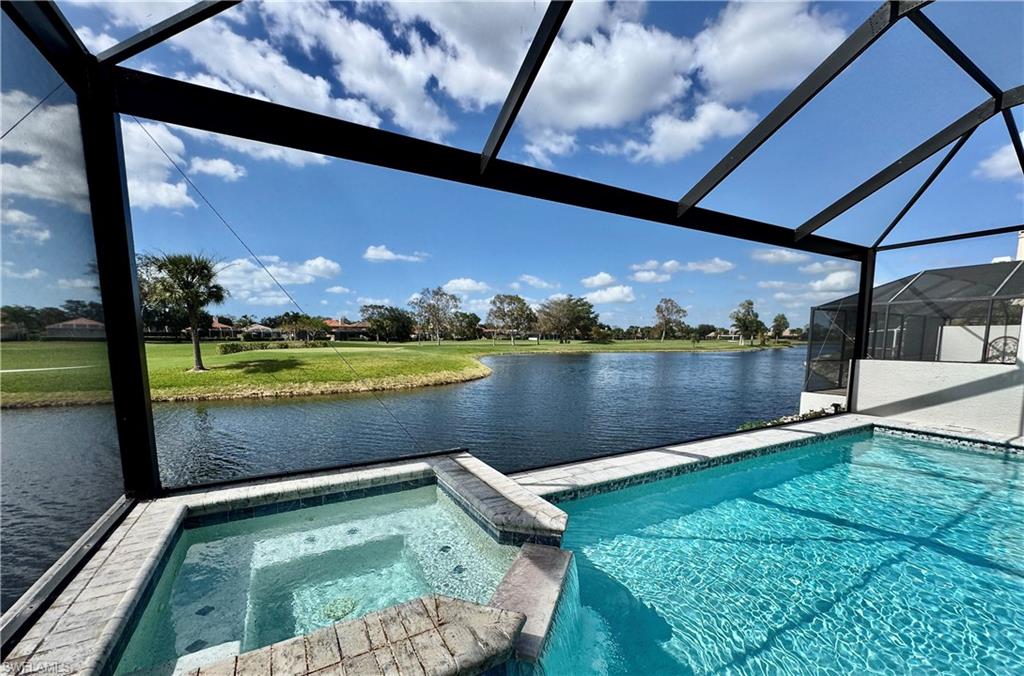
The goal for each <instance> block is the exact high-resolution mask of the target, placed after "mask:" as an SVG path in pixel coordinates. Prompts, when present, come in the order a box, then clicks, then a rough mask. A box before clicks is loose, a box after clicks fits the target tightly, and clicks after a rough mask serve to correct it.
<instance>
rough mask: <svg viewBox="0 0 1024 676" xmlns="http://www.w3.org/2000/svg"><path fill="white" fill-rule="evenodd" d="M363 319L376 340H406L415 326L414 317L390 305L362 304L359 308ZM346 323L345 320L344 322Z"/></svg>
mask: <svg viewBox="0 0 1024 676" xmlns="http://www.w3.org/2000/svg"><path fill="white" fill-rule="evenodd" d="M359 314H360V316H361V317H362V318H363V321H364V322H366V323H367V324H369V325H370V331H371V332H372V333H373V334H374V336H375V337H376V339H377V342H380V339H381V337H383V338H384V342H386V343H390V342H391V341H392V340H408V339H409V336H410V334H412V332H413V329H414V328H415V326H416V319H415V318H414V317H413V316H412V315H411V314H409V313H408V312H406V311H405V310H403V309H402V308H398V307H394V306H391V305H364V306H363V307H361V308H360V309H359ZM346 323H347V322H346Z"/></svg>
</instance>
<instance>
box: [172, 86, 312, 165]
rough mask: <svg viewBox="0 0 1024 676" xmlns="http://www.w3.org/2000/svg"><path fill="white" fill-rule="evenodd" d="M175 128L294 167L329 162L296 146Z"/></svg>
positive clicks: (232, 148) (237, 150) (254, 155)
mask: <svg viewBox="0 0 1024 676" xmlns="http://www.w3.org/2000/svg"><path fill="white" fill-rule="evenodd" d="M192 80H195V78H192ZM173 129H174V130H175V131H180V132H183V133H185V134H187V135H188V136H191V137H192V138H195V139H198V140H200V141H204V142H206V143H213V144H216V145H219V146H221V147H223V148H227V149H228V150H233V151H235V152H239V153H243V154H245V155H248V156H249V157H252V158H253V159H256V160H261V161H270V162H284V163H285V164H287V165H289V166H292V167H304V166H306V165H310V164H326V163H327V158H326V157H324V156H323V155H317V154H316V153H309V152H306V151H304V150H295V149H294V148H284V147H282V146H275V145H271V144H269V143H260V142H259V141H250V140H249V139H244V138H236V137H234V136H225V135H223V134H214V133H213V132H209V131H203V130H201V129H189V128H188V127H177V126H175V127H173Z"/></svg>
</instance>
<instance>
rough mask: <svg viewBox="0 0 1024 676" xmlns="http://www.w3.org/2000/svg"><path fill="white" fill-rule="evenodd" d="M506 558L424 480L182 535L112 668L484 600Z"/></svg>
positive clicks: (194, 663) (168, 668)
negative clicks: (417, 606)
mask: <svg viewBox="0 0 1024 676" xmlns="http://www.w3.org/2000/svg"><path fill="white" fill-rule="evenodd" d="M517 552H518V547H512V546H507V545H500V544H498V543H497V542H495V541H494V540H493V539H492V538H491V537H490V536H489V535H488V534H487V533H485V532H484V531H483V530H482V529H481V528H480V527H479V526H478V525H477V524H476V522H474V521H473V520H472V519H471V518H470V517H469V516H467V515H466V513H465V512H464V511H463V510H462V509H461V508H459V507H458V506H457V505H456V504H455V503H453V502H452V501H451V499H450V498H449V497H448V496H447V495H446V494H445V493H444V492H443V491H441V490H439V489H438V488H437V487H436V486H435V485H428V486H423V487H421V488H414V489H409V490H402V491H398V492H394V493H389V494H386V495H378V496H375V497H369V498H362V499H355V500H346V501H343V502H334V503H327V504H323V505H320V506H315V507H309V508H305V509H294V510H291V511H286V512H282V513H278V514H268V515H265V516H259V517H254V518H246V519H240V520H236V521H228V522H226V523H219V524H216V525H207V526H198V527H193V528H186V529H184V531H183V532H182V534H181V536H180V538H179V540H178V542H177V543H176V544H175V546H174V549H173V550H172V551H171V553H170V555H169V558H168V561H167V563H166V564H165V566H164V569H163V571H162V572H161V575H160V578H159V580H158V581H157V583H156V586H155V588H154V591H153V592H152V594H151V595H150V598H149V600H148V602H147V604H146V607H145V610H144V611H143V613H142V615H141V616H140V618H139V621H138V622H137V623H136V625H135V628H134V631H133V633H132V635H131V638H130V640H129V641H128V643H127V647H126V648H125V651H124V653H123V655H122V657H121V660H120V662H119V663H118V667H117V670H116V673H119V674H125V673H131V672H133V671H138V670H147V671H146V673H167V674H172V673H184V672H185V671H186V670H188V669H189V668H191V671H194V670H195V668H196V667H198V666H200V665H204V664H209V663H212V662H216V661H218V660H221V659H224V658H226V657H230V656H232V655H235V654H238V653H240V652H245V651H249V650H255V649H257V648H260V647H263V646H266V645H270V644H272V643H275V642H277V641H280V640H283V639H287V638H291V637H293V636H299V635H302V634H307V633H310V632H312V631H314V630H316V629H319V628H320V627H325V626H327V625H330V624H333V623H335V622H339V621H343V620H350V619H354V618H356V617H360V616H363V615H366V614H367V613H370V612H372V611H375V610H379V609H382V608H386V607H388V606H392V605H395V604H397V603H401V602H403V601H408V600H410V599H414V598H417V597H420V596H424V595H427V594H431V593H439V594H444V595H447V596H453V597H457V598H461V599H466V600H469V601H474V602H477V603H486V602H487V601H488V600H489V599H490V597H491V595H492V594H493V593H494V590H495V589H496V588H497V586H498V584H499V582H500V581H501V579H502V577H503V576H504V574H505V572H506V571H507V570H508V567H509V565H510V564H511V562H512V560H513V558H514V557H515V555H516V553H517ZM150 669H154V670H155V671H149V670H150Z"/></svg>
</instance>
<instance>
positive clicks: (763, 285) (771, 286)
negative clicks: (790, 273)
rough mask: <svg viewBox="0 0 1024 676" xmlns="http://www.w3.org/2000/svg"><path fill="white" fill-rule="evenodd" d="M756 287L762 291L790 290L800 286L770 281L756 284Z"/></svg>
mask: <svg viewBox="0 0 1024 676" xmlns="http://www.w3.org/2000/svg"><path fill="white" fill-rule="evenodd" d="M757 286H758V287H759V288H762V289H791V288H794V287H799V286H800V284H799V283H797V282H783V281H780V280H775V279H770V280H767V281H763V282H758V283H757Z"/></svg>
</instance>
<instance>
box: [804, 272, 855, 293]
mask: <svg viewBox="0 0 1024 676" xmlns="http://www.w3.org/2000/svg"><path fill="white" fill-rule="evenodd" d="M808 286H809V287H810V289H811V291H828V292H840V291H852V290H853V289H854V288H856V286H857V273H855V272H854V271H853V270H839V271H837V272H830V273H828V275H826V276H825V278H824V279H818V280H815V281H813V282H811V283H810V284H809V285H808Z"/></svg>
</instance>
